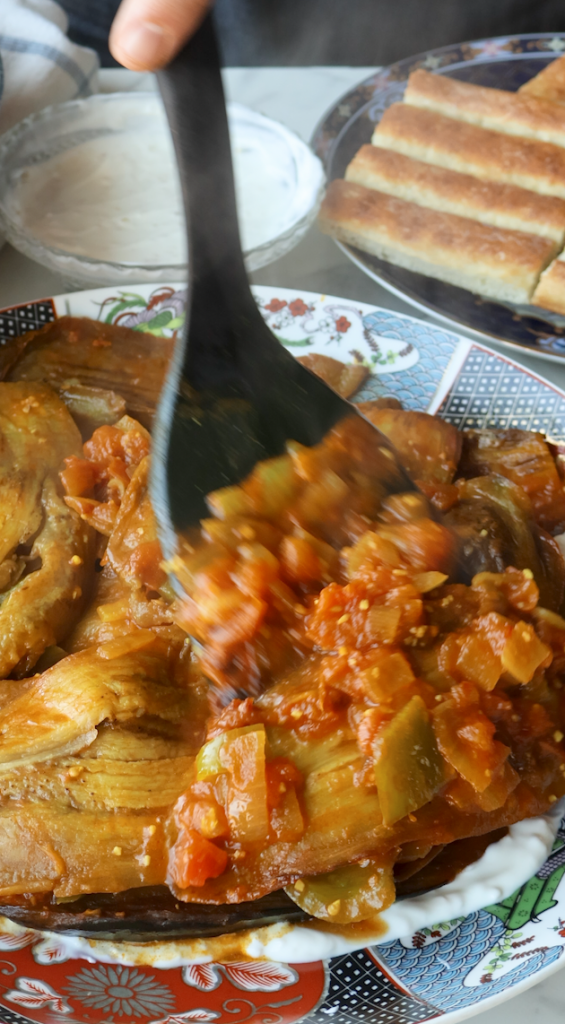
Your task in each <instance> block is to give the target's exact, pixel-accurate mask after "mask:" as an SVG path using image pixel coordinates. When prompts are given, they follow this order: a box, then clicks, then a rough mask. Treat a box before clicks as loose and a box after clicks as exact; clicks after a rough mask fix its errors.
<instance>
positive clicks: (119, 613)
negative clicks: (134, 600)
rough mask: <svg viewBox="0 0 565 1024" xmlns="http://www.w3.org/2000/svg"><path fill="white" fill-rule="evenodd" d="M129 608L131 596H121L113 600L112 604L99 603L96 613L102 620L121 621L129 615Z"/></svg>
mask: <svg viewBox="0 0 565 1024" xmlns="http://www.w3.org/2000/svg"><path fill="white" fill-rule="evenodd" d="M129 610H130V607H129V597H121V598H120V600H119V601H111V602H110V604H99V605H98V607H97V609H96V614H97V615H98V618H99V619H101V620H102V622H119V621H120V619H125V618H126V617H127V615H128V613H129Z"/></svg>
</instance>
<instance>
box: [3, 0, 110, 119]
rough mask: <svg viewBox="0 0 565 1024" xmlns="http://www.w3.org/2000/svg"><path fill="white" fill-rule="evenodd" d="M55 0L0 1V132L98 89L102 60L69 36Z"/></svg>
mask: <svg viewBox="0 0 565 1024" xmlns="http://www.w3.org/2000/svg"><path fill="white" fill-rule="evenodd" d="M66 32H67V15H66V14H65V12H64V11H63V9H62V8H61V7H60V6H59V4H58V3H55V0H0V133H1V132H5V131H6V129H7V128H10V127H11V126H12V125H13V124H16V122H17V121H20V120H21V119H22V117H27V115H28V114H32V113H34V112H35V111H36V110H41V109H42V108H43V107H47V106H49V105H50V104H51V103H62V102H63V101H64V100H70V99H75V98H76V97H82V96H90V95H91V93H93V92H97V91H98V83H97V74H98V65H99V61H98V56H97V54H96V53H95V52H94V50H89V49H87V48H86V47H85V46H76V45H75V44H74V43H71V42H70V40H69V39H67V36H66Z"/></svg>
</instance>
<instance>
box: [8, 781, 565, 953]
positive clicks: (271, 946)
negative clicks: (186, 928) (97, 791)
mask: <svg viewBox="0 0 565 1024" xmlns="http://www.w3.org/2000/svg"><path fill="white" fill-rule="evenodd" d="M564 809H565V802H564V801H561V802H560V803H559V804H556V805H555V809H554V810H553V811H552V813H550V814H547V815H545V816H544V817H542V818H530V819H527V820H526V821H521V822H518V823H517V824H516V825H512V826H511V827H510V830H509V833H508V835H507V836H505V837H504V838H503V839H501V840H500V841H499V842H498V843H493V844H492V845H491V846H489V848H488V849H487V850H486V852H485V853H484V854H483V856H482V857H481V858H480V859H479V860H478V861H476V862H475V863H474V864H470V865H469V866H468V867H466V868H464V870H463V871H461V872H460V873H459V874H458V875H457V878H455V879H454V881H453V882H450V883H449V884H448V885H444V886H442V887H441V888H439V889H435V890H434V891H433V892H430V893H426V894H424V895H422V896H415V897H413V898H412V899H406V900H399V901H398V902H397V903H394V904H393V905H392V906H391V907H389V908H388V910H385V911H384V912H383V913H382V914H381V915H380V917H379V921H380V923H381V925H382V926H384V927H381V928H380V930H379V934H378V935H375V936H374V937H371V936H369V935H364V936H363V938H356V939H353V938H347V937H346V936H345V935H344V934H340V933H338V932H336V933H332V932H328V931H326V930H323V931H319V930H317V928H316V924H315V922H313V923H309V924H307V925H285V924H278V925H277V924H276V925H270V926H269V927H265V928H258V929H254V930H250V931H247V932H240V933H237V934H236V935H234V936H232V939H233V943H232V944H231V946H230V948H229V953H230V955H231V956H232V958H233V954H234V952H235V953H238V954H240V955H244V956H247V957H252V958H254V959H260V958H261V959H267V960H275V961H278V962H279V963H287V964H288V963H290V964H292V963H311V962H313V961H316V960H326V959H328V958H329V957H332V956H341V955H342V954H344V953H351V952H353V951H354V950H355V949H359V948H362V947H365V946H370V945H379V944H381V943H384V942H392V941H393V940H395V939H399V938H404V937H406V936H409V935H411V934H413V932H415V931H417V930H419V929H421V928H426V927H427V928H429V927H431V926H432V925H434V924H437V923H438V922H442V923H444V922H448V921H452V920H453V919H454V918H457V917H467V915H468V914H472V913H473V912H474V911H476V910H480V909H481V908H482V907H486V906H489V905H490V904H492V903H499V902H500V901H501V900H503V899H506V898H507V897H508V896H510V895H511V894H512V893H513V892H515V891H516V889H518V888H519V887H520V886H521V885H524V883H525V882H527V881H528V880H529V879H530V878H531V877H532V876H533V875H535V873H536V871H539V869H540V867H541V866H542V864H544V863H545V861H546V859H547V857H548V855H549V853H550V852H551V848H552V846H553V841H554V839H555V834H556V832H557V829H558V827H559V822H560V820H561V817H562V815H563V811H564ZM0 930H1V931H2V932H3V933H9V934H16V935H17V934H20V933H21V932H23V931H24V930H25V929H23V928H22V927H20V925H17V924H15V923H14V922H12V921H9V920H8V919H6V918H0ZM27 934H29V930H28V931H27ZM39 937H40V933H38V938H39ZM41 937H42V941H41V943H40V944H39V945H38V946H37V947H36V950H35V952H34V955H35V956H36V959H38V960H39V962H40V963H43V962H50V961H53V962H61V961H62V960H64V959H69V960H72V959H84V960H89V961H90V962H94V961H99V962H101V963H121V964H129V965H132V966H133V965H138V966H142V965H144V966H149V967H156V968H161V969H163V970H169V969H171V968H174V967H183V966H185V965H186V964H190V963H209V962H210V961H212V960H218V959H219V960H221V959H222V953H223V948H222V947H224V949H225V943H224V940H223V939H222V937H220V938H219V939H217V940H214V939H210V940H206V939H194V940H190V939H178V940H175V939H171V940H169V941H165V942H152V943H133V942H109V941H98V940H90V939H85V938H78V937H75V936H66V935H60V934H57V935H55V934H53V933H51V934H50V933H42V935H41ZM41 947H44V948H45V952H44V953H43V952H42V950H41ZM42 956H45V957H46V959H42Z"/></svg>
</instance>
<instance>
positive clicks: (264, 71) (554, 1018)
mask: <svg viewBox="0 0 565 1024" xmlns="http://www.w3.org/2000/svg"><path fill="white" fill-rule="evenodd" d="M373 70H374V69H373V68H346V67H334V68H329V67H315V68H228V69H227V71H226V72H225V85H226V91H227V94H228V98H229V99H230V100H233V101H235V102H238V103H243V104H246V105H247V106H249V107H252V108H253V109H255V110H258V111H260V112H261V113H263V114H266V115H267V116H268V117H273V118H275V119H276V120H278V121H282V122H283V123H285V124H286V125H288V127H289V128H292V129H293V130H294V131H296V132H297V133H298V134H299V135H301V136H302V138H303V139H305V140H308V139H309V138H310V136H311V134H312V131H313V129H314V128H315V126H316V124H317V123H318V121H319V120H320V118H321V117H322V116H323V115H324V113H325V112H326V110H328V108H329V107H331V106H332V105H333V103H335V101H336V100H337V99H339V97H340V96H341V95H342V94H343V93H344V92H346V91H347V90H348V89H349V88H351V87H352V86H353V85H355V84H356V83H357V82H359V81H360V80H361V79H363V78H364V77H367V76H368V75H369V74H371V72H372V71H373ZM101 77H102V88H103V89H104V91H108V92H110V91H114V90H116V91H118V90H129V89H148V88H153V80H152V76H150V75H137V74H135V73H133V72H129V71H122V70H117V71H106V72H102V76H101ZM253 281H254V282H256V283H257V284H267V285H277V286H279V287H286V288H302V289H305V290H308V291H314V292H325V293H327V294H331V295H337V296H344V297H347V298H348V299H352V300H356V301H358V302H367V303H373V304H374V305H380V306H384V307H386V308H388V309H394V310H397V311H398V312H403V313H408V314H410V315H415V310H414V309H413V307H411V306H410V305H408V303H405V302H403V301H402V300H401V299H399V298H397V297H396V296H394V295H391V294H390V293H389V292H387V291H386V290H385V289H384V288H381V287H380V286H379V285H378V284H376V282H374V281H372V280H371V279H370V278H368V277H366V276H365V275H364V274H363V273H362V271H360V270H359V269H358V268H357V267H355V266H353V264H352V263H350V262H349V260H348V259H346V257H345V256H344V255H343V253H342V252H341V251H340V250H339V249H338V248H337V246H336V245H334V243H333V242H332V240H331V239H329V238H327V237H326V236H324V235H321V234H320V233H319V232H318V231H317V230H316V228H312V229H311V231H310V232H309V233H308V234H307V235H306V237H305V238H304V240H303V241H302V242H301V243H300V244H299V245H298V246H297V247H296V249H293V250H292V252H291V253H289V254H288V255H287V256H283V257H282V259H280V260H277V261H276V262H275V263H272V264H271V265H270V266H268V267H264V268H263V269H262V270H260V271H258V272H256V273H255V274H254V275H253ZM64 291H67V288H66V287H65V285H64V283H63V281H62V279H61V278H60V277H58V276H57V275H56V274H53V273H51V272H50V271H48V270H46V269H45V268H43V267H41V266H40V265H39V264H37V263H33V262H32V261H31V260H28V259H26V257H24V256H22V255H21V254H20V253H18V252H16V251H15V250H14V249H12V247H11V246H9V245H5V246H4V247H3V249H1V250H0V308H2V307H6V306H10V305H12V304H16V303H20V302H27V301H31V300H32V299H37V298H39V297H42V296H48V295H57V294H58V293H61V292H64ZM418 315H419V316H421V314H418ZM492 347H493V348H496V347H497V346H496V345H493V346H492ZM500 351H501V352H503V351H504V349H500ZM520 361H521V362H522V363H523V364H524V365H526V366H528V367H530V368H531V369H533V370H535V371H536V372H537V373H539V374H541V375H542V376H546V377H547V378H548V379H549V380H551V381H552V382H553V383H555V384H557V385H559V386H560V387H562V388H564V389H565V363H564V365H563V367H561V366H559V365H557V364H555V363H551V362H546V361H542V360H540V359H536V358H531V357H526V356H524V357H522V358H521V360H520ZM479 1017H480V1019H481V1022H482V1024H510V1022H511V1024H541V1022H542V1021H543V1024H563V1020H564V1018H565V973H563V972H562V971H558V972H557V973H556V974H554V975H552V976H551V977H550V978H548V979H547V980H546V981H543V982H541V983H540V984H539V985H537V986H535V987H534V988H532V989H530V990H529V991H528V992H526V993H524V994H523V995H519V996H517V997H516V998H515V999H514V1000H512V1001H510V1002H506V1003H504V1004H503V1005H501V1006H499V1007H496V1008H494V1009H491V1010H485V1011H479Z"/></svg>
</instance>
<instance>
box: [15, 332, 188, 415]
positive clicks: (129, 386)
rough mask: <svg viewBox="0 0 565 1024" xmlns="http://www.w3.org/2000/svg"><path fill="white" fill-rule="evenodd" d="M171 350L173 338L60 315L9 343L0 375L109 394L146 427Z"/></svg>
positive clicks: (63, 387) (153, 408)
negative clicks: (108, 392) (120, 399)
mask: <svg viewBox="0 0 565 1024" xmlns="http://www.w3.org/2000/svg"><path fill="white" fill-rule="evenodd" d="M172 350H173V339H172V338H156V337H155V336H154V335H152V334H150V333H148V332H147V333H146V332H144V331H133V330H130V329H129V328H127V327H116V326H114V325H111V324H105V323H100V321H97V320H88V319H86V317H85V318H79V317H69V316H64V317H61V318H60V319H59V320H55V322H54V323H52V324H47V326H46V327H42V328H41V330H40V331H32V332H30V333H29V334H25V335H24V336H23V337H22V338H17V339H14V340H13V342H8V343H7V344H6V346H4V347H3V348H2V351H1V353H0V376H1V377H2V379H3V380H10V381H28V382H31V383H46V384H50V385H51V387H52V388H53V389H54V390H55V391H58V392H59V391H64V390H65V389H68V386H69V382H74V383H75V384H76V383H78V384H80V385H82V386H83V387H87V388H99V389H102V390H103V391H113V392H115V393H116V394H117V395H120V396H121V397H122V398H123V399H124V401H125V403H126V406H127V410H128V412H129V413H130V415H131V416H135V417H136V419H139V420H140V421H141V422H142V423H143V424H144V425H145V426H150V425H151V422H152V420H153V416H154V413H155V409H156V408H157V402H158V400H159V394H160V392H161V387H162V385H163V381H164V379H165V373H166V370H167V366H168V364H169V360H170V358H171V354H172Z"/></svg>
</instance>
